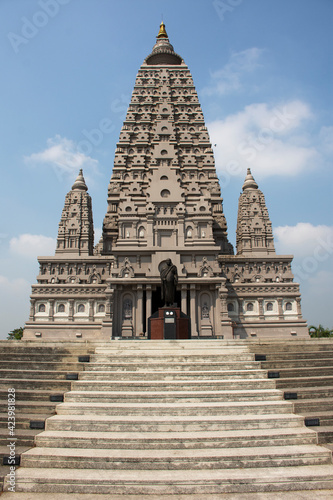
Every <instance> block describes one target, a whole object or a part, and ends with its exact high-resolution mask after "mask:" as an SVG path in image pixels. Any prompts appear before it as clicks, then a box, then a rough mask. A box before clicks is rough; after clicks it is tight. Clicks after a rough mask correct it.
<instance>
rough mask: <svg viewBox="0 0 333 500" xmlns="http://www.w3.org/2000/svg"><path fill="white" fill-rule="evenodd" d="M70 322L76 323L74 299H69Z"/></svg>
mask: <svg viewBox="0 0 333 500" xmlns="http://www.w3.org/2000/svg"><path fill="white" fill-rule="evenodd" d="M68 302H69V308H68V321H74V299H69V301H68Z"/></svg>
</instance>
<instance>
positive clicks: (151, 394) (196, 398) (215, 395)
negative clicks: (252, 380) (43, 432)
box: [64, 387, 283, 403]
mask: <svg viewBox="0 0 333 500" xmlns="http://www.w3.org/2000/svg"><path fill="white" fill-rule="evenodd" d="M130 389H133V387H131V388H130ZM282 399H283V393H282V391H280V390H274V389H267V390H266V389H261V390H254V389H253V390H251V391H240V390H233V391H232V390H229V391H221V390H215V391H212V390H207V391H204V390H201V391H195V390H192V391H177V392H172V391H168V392H163V391H148V390H147V391H140V390H137V391H133V390H126V391H125V390H123V391H121V392H120V391H70V392H68V393H66V394H65V396H64V400H65V402H68V403H69V402H74V401H76V402H93V401H96V402H97V403H112V402H117V403H139V402H145V403H155V402H156V403H176V402H178V403H190V402H206V403H209V402H213V401H215V402H218V401H220V402H222V401H262V400H265V401H272V400H273V401H280V400H282Z"/></svg>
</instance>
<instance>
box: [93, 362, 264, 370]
mask: <svg viewBox="0 0 333 500" xmlns="http://www.w3.org/2000/svg"><path fill="white" fill-rule="evenodd" d="M259 368H260V366H259V362H258V361H257V362H255V361H253V362H243V363H239V362H234V363H226V362H224V363H222V362H221V363H219V362H216V361H215V360H214V361H212V362H210V363H203V362H198V363H193V362H192V361H191V362H169V363H166V362H164V360H163V362H157V363H147V362H143V361H142V360H141V362H129V361H127V363H119V362H110V363H109V364H106V363H96V362H92V363H89V364H87V365H86V366H85V370H86V371H88V372H103V373H105V372H114V371H118V372H119V371H125V372H126V371H131V372H132V371H134V372H135V371H138V372H142V371H143V372H146V371H154V372H155V371H157V372H160V371H163V372H166V371H168V372H169V371H171V372H174V371H176V372H179V371H194V372H196V371H225V370H230V371H232V372H234V371H236V370H241V371H244V370H258V369H259Z"/></svg>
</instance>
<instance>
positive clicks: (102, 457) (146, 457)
mask: <svg viewBox="0 0 333 500" xmlns="http://www.w3.org/2000/svg"><path fill="white" fill-rule="evenodd" d="M21 462H22V466H24V467H60V468H64V467H70V468H72V467H74V468H83V469H86V468H89V469H112V470H117V469H127V470H128V469H136V470H164V469H170V470H179V469H188V468H190V469H201V468H203V467H204V468H206V469H228V468H237V467H239V468H244V467H247V468H250V467H276V466H277V465H279V466H295V465H297V466H299V465H319V464H329V463H331V452H330V451H329V450H328V449H326V448H322V447H319V446H311V445H307V446H285V447H260V448H255V447H251V448H245V449H243V448H232V449H226V448H217V449H216V448H202V449H196V450H193V449H191V450H186V449H182V450H175V449H171V450H168V449H159V450H126V449H118V450H114V449H82V448H79V449H76V448H70V449H67V448H32V449H31V450H29V451H27V452H26V453H24V454H23V455H22V457H21Z"/></svg>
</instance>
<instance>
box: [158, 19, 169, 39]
mask: <svg viewBox="0 0 333 500" xmlns="http://www.w3.org/2000/svg"><path fill="white" fill-rule="evenodd" d="M156 38H168V35H167V32H166V30H165V24H164V22H163V21H162V22H161V24H160V31H159V32H158V35H157V37H156Z"/></svg>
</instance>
